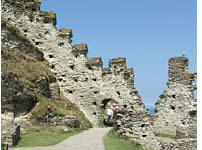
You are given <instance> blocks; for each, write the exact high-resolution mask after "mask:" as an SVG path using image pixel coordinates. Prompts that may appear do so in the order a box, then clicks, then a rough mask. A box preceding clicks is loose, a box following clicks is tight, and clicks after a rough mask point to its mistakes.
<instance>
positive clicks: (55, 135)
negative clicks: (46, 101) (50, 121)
mask: <svg viewBox="0 0 202 150" xmlns="http://www.w3.org/2000/svg"><path fill="white" fill-rule="evenodd" d="M80 132H81V130H79V129H70V131H68V132H64V131H61V130H58V129H54V128H40V129H37V130H35V131H30V132H28V133H25V134H21V139H20V141H19V142H18V144H17V145H16V146H14V147H35V146H50V145H55V144H58V143H60V142H62V141H63V140H65V139H66V138H68V137H70V136H73V135H75V134H78V133H80Z"/></svg>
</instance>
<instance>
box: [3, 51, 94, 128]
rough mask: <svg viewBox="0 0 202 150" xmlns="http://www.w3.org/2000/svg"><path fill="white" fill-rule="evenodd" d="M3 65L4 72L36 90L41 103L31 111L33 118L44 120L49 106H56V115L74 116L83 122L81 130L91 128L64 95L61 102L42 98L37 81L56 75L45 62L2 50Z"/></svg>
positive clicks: (20, 53) (19, 53)
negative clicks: (41, 77)
mask: <svg viewBox="0 0 202 150" xmlns="http://www.w3.org/2000/svg"><path fill="white" fill-rule="evenodd" d="M1 63H2V72H7V73H12V74H15V75H17V77H18V78H19V81H20V82H21V83H22V84H23V86H24V87H27V88H29V87H32V88H34V90H35V94H36V96H37V98H38V101H39V102H38V103H37V104H36V106H35V107H34V109H33V110H32V111H31V113H30V116H31V117H35V118H38V119H44V116H45V113H46V112H47V110H48V105H54V106H56V114H58V115H60V116H65V115H74V116H76V117H77V118H78V119H79V120H80V121H81V128H83V129H88V128H89V127H91V124H90V122H89V121H88V120H87V119H86V118H85V116H84V114H83V113H82V112H81V111H80V110H79V108H78V107H76V106H75V105H74V104H72V103H71V102H70V101H69V100H67V99H65V98H64V97H63V95H62V94H61V96H60V99H59V100H56V99H51V98H47V97H44V96H42V94H41V91H40V90H39V89H38V88H36V85H35V81H36V80H37V79H38V78H39V77H40V76H44V77H46V78H47V79H48V80H50V78H55V75H54V73H52V72H51V71H50V70H49V69H48V65H47V63H46V62H45V61H43V62H42V61H37V60H36V59H34V58H32V57H30V56H28V55H26V54H24V53H23V52H20V51H17V52H11V51H9V50H8V49H6V48H2V60H1Z"/></svg>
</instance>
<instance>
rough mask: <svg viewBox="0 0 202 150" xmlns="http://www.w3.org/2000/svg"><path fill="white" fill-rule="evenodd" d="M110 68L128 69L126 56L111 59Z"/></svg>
mask: <svg viewBox="0 0 202 150" xmlns="http://www.w3.org/2000/svg"><path fill="white" fill-rule="evenodd" d="M109 68H112V69H114V70H116V69H117V68H124V69H126V58H125V57H117V58H112V59H110V60H109Z"/></svg>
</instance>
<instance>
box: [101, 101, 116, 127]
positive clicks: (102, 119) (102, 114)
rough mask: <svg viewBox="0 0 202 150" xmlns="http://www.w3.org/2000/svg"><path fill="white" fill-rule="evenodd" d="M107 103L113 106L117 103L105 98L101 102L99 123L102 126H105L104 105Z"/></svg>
mask: <svg viewBox="0 0 202 150" xmlns="http://www.w3.org/2000/svg"><path fill="white" fill-rule="evenodd" d="M108 103H111V104H113V103H116V104H117V101H115V100H113V99H109V98H106V99H103V100H102V101H101V105H100V109H101V117H100V118H101V119H100V123H101V124H102V126H106V124H105V121H104V120H105V119H106V118H105V117H106V116H105V110H106V105H107V104H108Z"/></svg>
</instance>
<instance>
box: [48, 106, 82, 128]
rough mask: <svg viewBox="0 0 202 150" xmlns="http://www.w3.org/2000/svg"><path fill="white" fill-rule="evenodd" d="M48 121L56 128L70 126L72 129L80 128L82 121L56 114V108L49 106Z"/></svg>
mask: <svg viewBox="0 0 202 150" xmlns="http://www.w3.org/2000/svg"><path fill="white" fill-rule="evenodd" d="M45 118H46V121H47V122H48V123H49V124H51V125H55V126H65V127H66V126H68V127H70V128H80V124H81V123H80V121H79V120H78V119H77V118H76V117H75V116H70V115H66V116H63V115H62V116H61V115H58V114H57V113H56V108H55V107H54V106H48V111H47V113H46V116H45Z"/></svg>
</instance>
